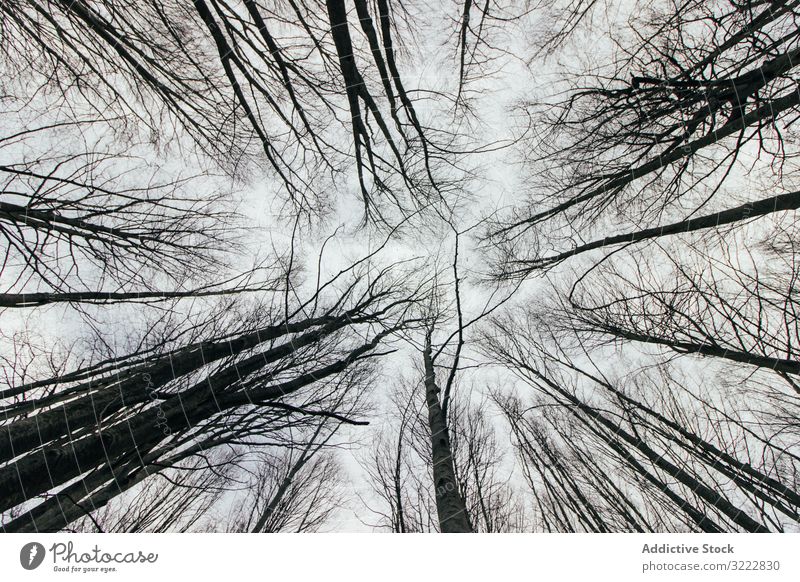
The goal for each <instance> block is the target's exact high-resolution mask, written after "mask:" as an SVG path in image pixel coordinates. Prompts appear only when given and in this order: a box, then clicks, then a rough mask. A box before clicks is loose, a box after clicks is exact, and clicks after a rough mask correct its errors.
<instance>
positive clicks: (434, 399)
mask: <svg viewBox="0 0 800 582" xmlns="http://www.w3.org/2000/svg"><path fill="white" fill-rule="evenodd" d="M422 357H423V360H424V362H425V400H426V402H427V404H428V424H429V426H430V429H431V460H432V461H433V483H434V487H435V492H436V513H437V514H438V516H439V527H440V528H441V530H442V532H443V533H472V525H471V524H470V520H469V516H468V515H467V506H466V504H465V503H464V499H463V498H462V497H461V494H460V493H459V491H458V484H457V482H456V471H455V466H454V465H453V454H452V450H451V448H450V433H449V432H448V430H447V423H446V422H445V418H444V414H442V406H441V404H440V403H439V388H438V386H436V375H435V372H434V370H433V356H432V355H431V339H430V336H428V338H427V339H426V341H425V350H424V351H423V353H422Z"/></svg>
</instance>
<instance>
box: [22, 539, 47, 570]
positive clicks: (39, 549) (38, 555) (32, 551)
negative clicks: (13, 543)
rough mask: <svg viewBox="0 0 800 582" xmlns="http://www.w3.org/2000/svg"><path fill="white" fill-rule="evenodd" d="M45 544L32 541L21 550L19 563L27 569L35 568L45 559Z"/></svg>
mask: <svg viewBox="0 0 800 582" xmlns="http://www.w3.org/2000/svg"><path fill="white" fill-rule="evenodd" d="M44 553H45V552H44V546H43V545H42V544H40V543H39V542H30V543H28V544H25V545H24V546H22V549H21V550H20V551H19V563H20V564H22V567H23V568H25V569H26V570H35V569H36V568H38V567H39V566H41V564H42V562H43V561H44Z"/></svg>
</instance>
